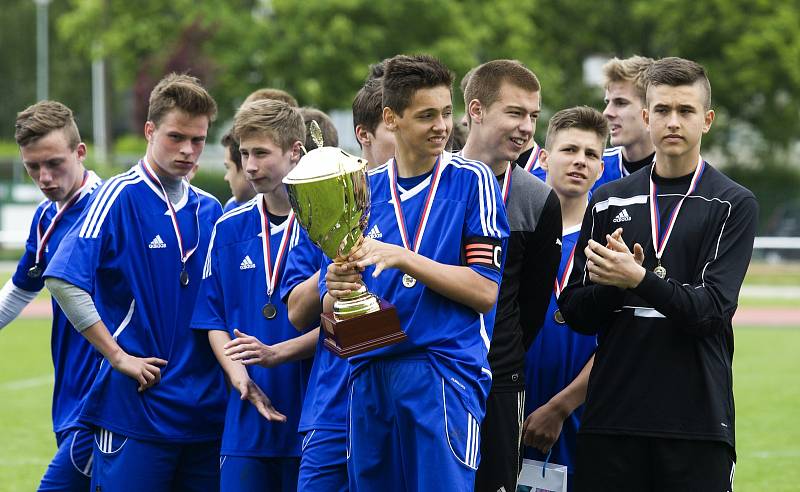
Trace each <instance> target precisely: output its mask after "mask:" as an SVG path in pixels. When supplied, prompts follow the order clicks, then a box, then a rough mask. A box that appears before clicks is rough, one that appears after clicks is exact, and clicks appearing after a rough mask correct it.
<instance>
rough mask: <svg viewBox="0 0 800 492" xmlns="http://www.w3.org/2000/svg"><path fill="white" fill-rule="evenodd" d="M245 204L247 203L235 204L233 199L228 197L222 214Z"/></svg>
mask: <svg viewBox="0 0 800 492" xmlns="http://www.w3.org/2000/svg"><path fill="white" fill-rule="evenodd" d="M245 203H247V202H244V203H240V202H237V201H236V199H235V198H234V197H230V198H229V199H228V201H227V202H225V206H224V207H222V213H224V214H226V213H228V212H230V211H231V210H233V209H234V208H238V207H241V206H242V205H244V204H245Z"/></svg>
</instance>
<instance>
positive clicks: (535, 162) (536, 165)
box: [517, 142, 547, 182]
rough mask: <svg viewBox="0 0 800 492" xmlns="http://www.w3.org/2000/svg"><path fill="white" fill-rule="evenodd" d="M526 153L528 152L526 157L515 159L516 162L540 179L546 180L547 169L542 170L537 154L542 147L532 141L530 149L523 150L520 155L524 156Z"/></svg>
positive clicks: (540, 151)
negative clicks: (527, 150) (528, 150)
mask: <svg viewBox="0 0 800 492" xmlns="http://www.w3.org/2000/svg"><path fill="white" fill-rule="evenodd" d="M526 153H527V154H528V155H527V157H526V158H525V159H524V160H521V159H517V164H519V165H520V167H522V169H524V170H526V171H528V172H529V173H531V174H533V175H534V176H536V177H537V178H539V179H541V180H542V181H543V182H547V171H545V170H544V168H543V167H542V165H541V163H540V162H539V156H540V155H541V153H542V148H541V147H540V146H539V144H537V143H536V142H533V147H532V148H531V149H530V152H523V153H522V156H524V155H525V154H526ZM522 156H520V157H522Z"/></svg>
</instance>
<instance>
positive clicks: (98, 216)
mask: <svg viewBox="0 0 800 492" xmlns="http://www.w3.org/2000/svg"><path fill="white" fill-rule="evenodd" d="M141 180H142V177H141V176H139V175H138V174H136V173H135V172H133V173H131V172H128V173H125V174H122V175H120V176H117V177H115V178H111V179H110V180H108V182H106V184H105V185H104V186H103V188H102V189H101V190H100V195H98V197H97V199H95V201H94V202H93V203H92V206H91V208H90V209H89V213H88V214H87V215H86V219H85V220H84V223H83V226H82V227H81V230H80V233H79V234H78V236H79V237H81V238H87V237H91V238H96V237H97V236H98V234H99V233H100V227H101V226H102V225H103V222H104V221H105V218H106V216H107V215H108V211H109V210H110V209H111V206H112V205H113V204H114V201H115V200H116V199H117V197H118V196H119V194H120V192H121V191H122V190H123V189H124V188H125V187H126V186H128V185H130V184H135V183H138V182H139V181H141Z"/></svg>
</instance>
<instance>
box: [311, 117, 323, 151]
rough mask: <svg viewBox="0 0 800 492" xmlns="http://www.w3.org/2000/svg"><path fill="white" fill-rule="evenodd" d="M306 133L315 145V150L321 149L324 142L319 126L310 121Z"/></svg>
mask: <svg viewBox="0 0 800 492" xmlns="http://www.w3.org/2000/svg"><path fill="white" fill-rule="evenodd" d="M308 132H309V133H310V134H311V139H312V140H313V141H314V143H315V144H316V145H317V148H320V147H323V146H324V144H325V142H323V140H322V128H320V127H319V124H318V123H317V122H316V121H314V120H311V123H310V124H309V125H308Z"/></svg>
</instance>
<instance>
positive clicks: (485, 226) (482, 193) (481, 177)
mask: <svg viewBox="0 0 800 492" xmlns="http://www.w3.org/2000/svg"><path fill="white" fill-rule="evenodd" d="M450 165H452V166H454V167H456V168H458V169H468V170H470V171H472V172H473V173H475V175H476V176H477V177H478V205H479V206H480V217H481V228H482V230H483V234H484V236H486V237H497V238H499V237H500V233H499V231H498V230H497V207H496V206H495V201H494V199H493V198H494V197H493V195H494V187H493V186H491V184H489V185H488V186H487V182H486V181H487V179H486V174H487V173H488V169H489V168H488V167H486V166H485V165H484V164H482V163H480V162H478V161H466V160H464V159H463V158H462V157H459V156H455V157H454V158H453V160H451V161H450ZM492 179H495V178H494V176H492ZM490 190H491V191H490ZM492 225H494V227H492Z"/></svg>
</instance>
